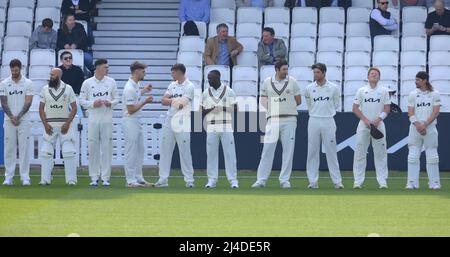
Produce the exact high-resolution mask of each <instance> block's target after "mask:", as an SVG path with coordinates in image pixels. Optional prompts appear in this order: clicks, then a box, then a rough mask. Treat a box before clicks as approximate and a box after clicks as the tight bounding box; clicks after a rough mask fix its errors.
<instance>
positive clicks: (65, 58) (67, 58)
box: [63, 56, 72, 61]
mask: <svg viewBox="0 0 450 257" xmlns="http://www.w3.org/2000/svg"><path fill="white" fill-rule="evenodd" d="M63 60H64V61H67V60H72V57H71V56H68V57H64V58H63Z"/></svg>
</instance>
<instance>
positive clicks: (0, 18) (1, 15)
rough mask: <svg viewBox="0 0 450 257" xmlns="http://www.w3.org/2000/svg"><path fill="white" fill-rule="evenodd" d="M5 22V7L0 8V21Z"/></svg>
mask: <svg viewBox="0 0 450 257" xmlns="http://www.w3.org/2000/svg"><path fill="white" fill-rule="evenodd" d="M5 22H6V9H5V8H0V23H1V24H3V23H5ZM3 25H4V24H3Z"/></svg>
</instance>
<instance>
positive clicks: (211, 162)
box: [202, 70, 239, 188]
mask: <svg viewBox="0 0 450 257" xmlns="http://www.w3.org/2000/svg"><path fill="white" fill-rule="evenodd" d="M208 82H209V85H210V87H209V88H207V89H205V91H204V92H203V97H202V112H203V114H204V115H205V117H206V132H207V134H206V135H207V136H206V153H207V160H208V161H207V167H206V169H207V173H208V183H207V184H206V185H205V187H206V188H215V187H216V185H217V180H218V177H219V143H222V148H223V154H224V159H225V172H226V175H227V179H228V181H229V182H230V185H231V188H238V187H239V185H238V180H237V166H236V165H237V164H236V149H235V144H234V136H233V120H232V114H233V112H234V110H235V109H237V102H236V94H235V93H234V91H233V90H232V89H231V88H230V87H228V86H226V85H224V84H222V83H221V82H220V72H219V71H218V70H212V71H210V72H209V73H208Z"/></svg>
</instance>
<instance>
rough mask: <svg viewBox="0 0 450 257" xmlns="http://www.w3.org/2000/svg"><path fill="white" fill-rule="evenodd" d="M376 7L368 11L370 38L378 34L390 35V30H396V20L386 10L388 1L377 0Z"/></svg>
mask: <svg viewBox="0 0 450 257" xmlns="http://www.w3.org/2000/svg"><path fill="white" fill-rule="evenodd" d="M377 4H378V7H377V8H375V9H373V10H372V12H371V13H370V22H369V24H370V36H371V38H372V40H373V39H374V38H375V37H376V36H378V35H391V33H392V31H395V30H398V22H397V21H396V20H395V19H394V17H393V16H392V14H391V13H390V12H388V11H387V9H388V5H389V1H388V0H377Z"/></svg>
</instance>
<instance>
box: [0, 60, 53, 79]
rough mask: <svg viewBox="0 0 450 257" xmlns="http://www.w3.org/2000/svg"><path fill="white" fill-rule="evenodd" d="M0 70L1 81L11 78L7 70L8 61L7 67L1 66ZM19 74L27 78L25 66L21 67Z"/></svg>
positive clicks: (8, 69)
mask: <svg viewBox="0 0 450 257" xmlns="http://www.w3.org/2000/svg"><path fill="white" fill-rule="evenodd" d="M22 64H23V63H22ZM0 69H1V71H0V79H1V80H3V79H6V78H7V77H9V76H11V69H10V68H9V61H8V64H7V65H2V66H1V68H0ZM21 74H22V75H24V76H27V70H26V67H25V66H22V69H21ZM48 77H49V76H48Z"/></svg>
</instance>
